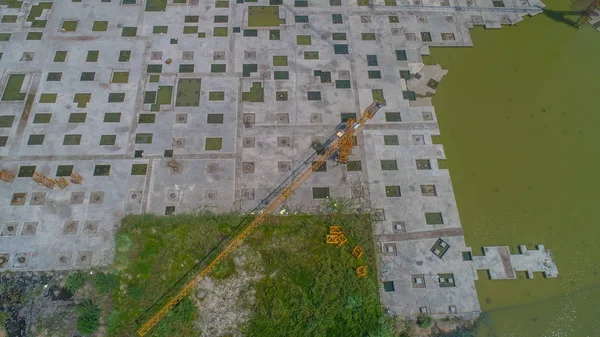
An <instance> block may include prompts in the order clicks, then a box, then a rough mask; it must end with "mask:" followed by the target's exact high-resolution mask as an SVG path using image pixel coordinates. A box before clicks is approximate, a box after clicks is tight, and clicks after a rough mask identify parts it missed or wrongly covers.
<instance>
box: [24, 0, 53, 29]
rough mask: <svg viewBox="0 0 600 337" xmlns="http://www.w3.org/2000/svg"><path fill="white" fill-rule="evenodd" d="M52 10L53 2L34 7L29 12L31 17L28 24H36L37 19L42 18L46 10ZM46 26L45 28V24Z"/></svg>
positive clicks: (41, 3) (28, 18)
mask: <svg viewBox="0 0 600 337" xmlns="http://www.w3.org/2000/svg"><path fill="white" fill-rule="evenodd" d="M51 8H52V3H51V2H40V3H38V4H37V5H35V6H32V7H31V10H30V11H29V15H28V16H27V22H34V20H35V19H37V18H38V17H40V16H41V15H42V12H43V11H44V9H48V10H49V9H51ZM44 21H45V20H44ZM44 26H45V24H44Z"/></svg>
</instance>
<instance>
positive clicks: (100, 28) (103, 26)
mask: <svg viewBox="0 0 600 337" xmlns="http://www.w3.org/2000/svg"><path fill="white" fill-rule="evenodd" d="M107 29H108V21H94V25H93V26H92V31H93V32H105V31H106V30H107Z"/></svg>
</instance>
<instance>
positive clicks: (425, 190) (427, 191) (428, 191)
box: [421, 185, 437, 197]
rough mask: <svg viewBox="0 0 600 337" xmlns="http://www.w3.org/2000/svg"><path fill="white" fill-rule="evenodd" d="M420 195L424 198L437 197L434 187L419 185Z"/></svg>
mask: <svg viewBox="0 0 600 337" xmlns="http://www.w3.org/2000/svg"><path fill="white" fill-rule="evenodd" d="M421 195H423V196H426V197H435V196H437V192H436V190H435V185H421Z"/></svg>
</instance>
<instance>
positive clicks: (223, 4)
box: [215, 0, 229, 8]
mask: <svg viewBox="0 0 600 337" xmlns="http://www.w3.org/2000/svg"><path fill="white" fill-rule="evenodd" d="M215 8H229V1H224V0H218V1H217V2H216V4H215Z"/></svg>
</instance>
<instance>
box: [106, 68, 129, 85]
mask: <svg viewBox="0 0 600 337" xmlns="http://www.w3.org/2000/svg"><path fill="white" fill-rule="evenodd" d="M110 81H111V82H112V83H127V82H129V71H113V73H112V79H111V80H110Z"/></svg>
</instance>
